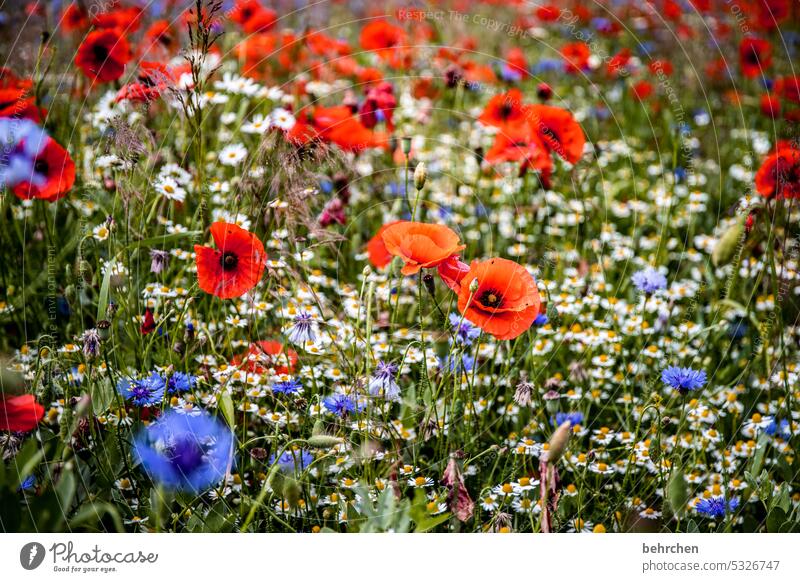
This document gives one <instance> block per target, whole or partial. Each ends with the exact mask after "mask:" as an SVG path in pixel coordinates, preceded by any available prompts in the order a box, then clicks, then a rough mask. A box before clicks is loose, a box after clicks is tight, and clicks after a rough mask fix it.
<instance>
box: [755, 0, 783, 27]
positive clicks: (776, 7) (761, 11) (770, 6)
mask: <svg viewBox="0 0 800 582" xmlns="http://www.w3.org/2000/svg"><path fill="white" fill-rule="evenodd" d="M755 13H756V23H757V24H758V26H760V27H761V28H763V29H764V30H771V29H773V28H777V27H778V26H779V25H780V24H781V23H782V22H783V21H784V20H786V19H787V18H788V17H789V0H756V10H755Z"/></svg>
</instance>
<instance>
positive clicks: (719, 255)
mask: <svg viewBox="0 0 800 582" xmlns="http://www.w3.org/2000/svg"><path fill="white" fill-rule="evenodd" d="M744 234H745V227H744V220H743V219H742V218H739V219H737V220H736V222H735V223H734V224H733V226H731V227H729V228H728V230H726V231H725V232H724V233H723V234H722V236H721V237H720V238H719V240H718V241H717V244H716V245H714V250H713V251H712V252H711V260H712V261H713V262H714V266H716V267H719V266H721V265H726V264H728V263H729V262H730V260H731V259H732V258H733V256H734V254H736V249H737V248H738V247H739V241H740V240H742V236H743V235H744Z"/></svg>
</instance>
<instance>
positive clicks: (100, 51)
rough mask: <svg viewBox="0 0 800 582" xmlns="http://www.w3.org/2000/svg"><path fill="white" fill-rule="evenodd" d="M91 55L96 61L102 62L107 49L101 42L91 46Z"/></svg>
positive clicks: (105, 57) (105, 56) (106, 56)
mask: <svg viewBox="0 0 800 582" xmlns="http://www.w3.org/2000/svg"><path fill="white" fill-rule="evenodd" d="M92 55H94V59H95V60H96V61H97V62H98V63H104V62H105V61H106V59H107V58H108V49H107V48H106V47H104V46H103V45H101V44H96V45H94V46H93V47H92Z"/></svg>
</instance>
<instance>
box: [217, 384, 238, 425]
mask: <svg viewBox="0 0 800 582" xmlns="http://www.w3.org/2000/svg"><path fill="white" fill-rule="evenodd" d="M219 409H220V412H222V417H223V418H224V419H225V422H227V423H228V426H229V427H231V428H232V429H235V428H236V418H235V417H234V412H233V410H234V409H233V399H232V398H231V395H230V394H229V393H228V392H223V393H222V396H221V397H220V401H219Z"/></svg>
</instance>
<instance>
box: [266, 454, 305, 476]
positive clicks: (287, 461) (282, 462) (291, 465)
mask: <svg viewBox="0 0 800 582" xmlns="http://www.w3.org/2000/svg"><path fill="white" fill-rule="evenodd" d="M313 460H314V455H312V454H311V453H310V452H308V451H304V450H295V451H284V453H283V454H282V455H281V456H280V457H278V458H277V459H276V458H275V455H274V454H273V455H272V456H270V458H269V464H270V465H274V464H275V463H276V462H277V463H278V467H279V468H280V469H281V471H285V472H289V471H292V472H300V471H302V470H303V469H305V468H306V467H308V466H309V465H310V464H311V462H312V461H313Z"/></svg>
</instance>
